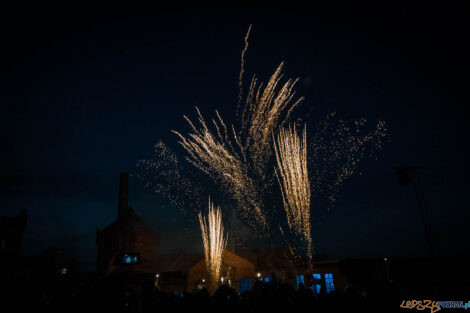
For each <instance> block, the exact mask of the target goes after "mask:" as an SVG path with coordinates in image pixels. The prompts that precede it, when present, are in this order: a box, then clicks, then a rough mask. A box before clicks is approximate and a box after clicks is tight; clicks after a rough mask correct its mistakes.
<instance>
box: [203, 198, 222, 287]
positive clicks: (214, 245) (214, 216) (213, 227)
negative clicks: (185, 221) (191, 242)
mask: <svg viewBox="0 0 470 313" xmlns="http://www.w3.org/2000/svg"><path fill="white" fill-rule="evenodd" d="M199 224H200V226H201V232H202V242H203V245H204V257H205V261H206V267H207V272H208V273H209V278H210V279H209V284H210V286H209V290H210V291H211V292H213V291H214V290H215V286H216V283H217V282H218V281H219V275H220V268H221V266H222V255H223V252H224V249H225V246H226V245H227V237H226V235H225V234H224V226H223V224H222V213H221V211H220V208H219V207H217V208H214V204H213V203H211V201H210V199H209V213H208V215H207V218H206V217H203V216H202V214H201V213H199Z"/></svg>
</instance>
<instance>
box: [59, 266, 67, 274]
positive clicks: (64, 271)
mask: <svg viewBox="0 0 470 313" xmlns="http://www.w3.org/2000/svg"><path fill="white" fill-rule="evenodd" d="M68 271H69V270H68V269H67V268H66V267H63V268H61V269H60V270H59V273H60V275H66V274H67V273H68Z"/></svg>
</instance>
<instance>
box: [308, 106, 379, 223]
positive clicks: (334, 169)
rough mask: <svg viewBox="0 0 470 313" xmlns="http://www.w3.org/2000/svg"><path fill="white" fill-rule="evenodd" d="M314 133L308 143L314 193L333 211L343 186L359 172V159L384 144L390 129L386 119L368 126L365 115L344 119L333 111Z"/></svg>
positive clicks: (318, 125) (318, 124) (371, 154)
mask: <svg viewBox="0 0 470 313" xmlns="http://www.w3.org/2000/svg"><path fill="white" fill-rule="evenodd" d="M312 133H313V136H312V138H311V140H310V145H309V166H310V181H311V183H312V186H315V188H313V192H312V196H313V197H315V203H317V204H320V203H321V205H322V207H325V208H326V209H327V210H330V209H331V207H332V206H333V204H334V203H335V202H336V195H337V193H338V192H339V190H340V188H341V186H342V185H343V184H344V183H345V181H346V180H347V179H348V178H349V177H351V176H352V175H353V174H354V173H356V172H357V171H358V166H359V164H360V162H361V161H362V160H363V159H364V158H366V157H373V156H374V152H375V151H377V150H380V149H381V148H382V147H383V145H384V142H385V139H386V138H387V129H386V127H385V122H384V121H378V122H377V123H376V125H375V126H374V127H373V128H372V129H367V120H366V119H364V118H360V119H357V120H344V119H341V118H337V116H336V113H335V112H332V113H329V114H327V116H326V118H325V119H323V120H322V121H320V122H319V123H317V124H316V127H315V128H314V129H313V131H312ZM361 174H362V173H361V172H360V171H359V175H361ZM322 217H325V215H323V216H322Z"/></svg>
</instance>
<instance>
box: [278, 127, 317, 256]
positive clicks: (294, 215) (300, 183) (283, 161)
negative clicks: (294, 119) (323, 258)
mask: <svg viewBox="0 0 470 313" xmlns="http://www.w3.org/2000/svg"><path fill="white" fill-rule="evenodd" d="M274 150H275V152H276V161H277V168H276V176H277V178H278V181H279V186H280V188H281V194H282V201H283V204H284V210H285V212H286V216H287V223H288V225H289V228H290V230H291V232H292V233H293V234H295V235H297V236H298V237H299V238H300V239H301V241H302V242H304V243H305V244H306V251H307V257H308V258H309V259H311V257H312V251H311V250H312V237H311V234H310V181H309V178H308V177H309V175H308V169H307V131H306V128H305V127H304V129H303V132H302V136H299V135H298V134H297V131H296V126H295V124H294V126H293V127H290V126H289V128H288V129H285V128H281V130H280V131H279V134H278V136H277V138H275V139H274Z"/></svg>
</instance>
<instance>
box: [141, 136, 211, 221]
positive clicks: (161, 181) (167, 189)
mask: <svg viewBox="0 0 470 313" xmlns="http://www.w3.org/2000/svg"><path fill="white" fill-rule="evenodd" d="M154 149H155V157H154V158H153V159H149V160H140V161H138V162H137V166H138V167H139V168H140V169H141V170H138V171H137V172H136V173H134V174H135V175H136V176H137V177H138V178H140V179H141V180H142V181H143V182H144V187H146V188H151V189H153V191H155V192H156V193H157V194H159V195H160V196H161V197H162V198H165V199H167V200H168V201H169V203H170V204H171V205H172V206H174V207H176V208H178V209H180V211H181V212H182V213H183V214H185V215H191V217H193V218H194V217H196V216H195V214H194V212H192V214H189V213H190V211H191V210H190V208H193V207H194V206H199V207H200V206H201V205H202V201H201V195H202V194H203V190H202V188H201V187H200V186H199V185H198V184H196V183H195V179H194V177H191V175H189V173H190V172H189V171H187V170H186V169H185V167H184V166H183V164H182V162H181V161H180V160H179V159H178V157H177V156H176V154H175V153H174V152H173V151H172V150H171V149H170V148H169V147H168V146H167V145H166V144H164V143H163V142H162V141H159V142H158V143H157V144H155V147H154Z"/></svg>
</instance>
